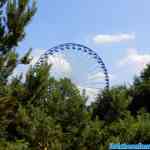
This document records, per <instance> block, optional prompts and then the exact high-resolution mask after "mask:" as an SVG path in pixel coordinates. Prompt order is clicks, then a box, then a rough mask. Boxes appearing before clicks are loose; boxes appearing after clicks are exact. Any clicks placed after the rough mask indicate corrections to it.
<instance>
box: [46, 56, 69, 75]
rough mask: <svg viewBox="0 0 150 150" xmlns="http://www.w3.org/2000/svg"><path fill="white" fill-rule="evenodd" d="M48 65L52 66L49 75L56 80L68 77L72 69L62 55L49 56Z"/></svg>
mask: <svg viewBox="0 0 150 150" xmlns="http://www.w3.org/2000/svg"><path fill="white" fill-rule="evenodd" d="M48 63H49V64H52V68H51V73H52V75H53V76H55V77H56V78H60V77H61V78H62V77H68V78H69V77H70V75H71V71H72V67H71V65H70V63H69V62H68V60H67V59H66V58H65V56H63V55H62V54H57V55H55V56H49V58H48Z"/></svg>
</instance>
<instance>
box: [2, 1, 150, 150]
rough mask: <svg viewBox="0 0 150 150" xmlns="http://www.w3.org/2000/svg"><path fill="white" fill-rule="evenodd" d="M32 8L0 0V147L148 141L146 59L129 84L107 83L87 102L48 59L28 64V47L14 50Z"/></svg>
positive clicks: (36, 149)
mask: <svg viewBox="0 0 150 150" xmlns="http://www.w3.org/2000/svg"><path fill="white" fill-rule="evenodd" d="M35 13H36V3H35V1H32V0H0V149H1V150H100V149H101V150H105V149H108V146H109V144H110V143H132V144H133V143H150V102H149V98H150V65H147V67H146V68H145V69H144V70H143V72H141V74H140V76H138V77H136V78H135V79H134V82H133V84H132V85H131V86H130V87H127V86H125V85H123V86H122V85H121V86H116V87H111V88H110V89H109V90H105V89H104V90H103V91H101V92H100V93H99V95H98V97H97V98H96V99H95V102H93V103H92V104H91V105H90V106H87V105H86V102H87V98H86V96H85V95H84V94H83V95H82V94H80V91H79V90H78V88H77V87H76V85H74V84H73V83H72V82H71V80H70V79H67V78H62V79H60V80H56V79H55V78H53V77H52V76H51V74H50V69H51V65H49V64H47V62H43V63H42V64H41V65H39V66H36V67H35V66H30V68H29V70H28V72H27V73H26V75H25V81H23V80H22V76H21V75H18V76H16V77H12V78H10V76H11V75H12V73H13V71H14V69H15V68H16V67H17V65H18V64H30V58H29V56H30V53H31V49H29V50H28V51H27V53H26V54H25V55H24V56H22V57H21V58H20V57H19V55H18V54H17V52H16V48H17V46H18V43H19V42H21V41H22V40H23V38H24V37H25V27H26V26H27V25H28V23H29V22H30V21H31V20H32V17H33V16H34V14H35Z"/></svg>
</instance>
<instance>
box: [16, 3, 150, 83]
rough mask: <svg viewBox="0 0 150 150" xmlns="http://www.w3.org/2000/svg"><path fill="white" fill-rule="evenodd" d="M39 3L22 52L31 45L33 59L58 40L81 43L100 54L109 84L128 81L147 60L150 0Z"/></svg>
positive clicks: (149, 56)
mask: <svg viewBox="0 0 150 150" xmlns="http://www.w3.org/2000/svg"><path fill="white" fill-rule="evenodd" d="M37 7H38V10H37V13H36V15H35V17H34V18H33V20H32V21H31V23H30V25H29V26H28V27H27V28H26V38H25V39H24V41H23V42H21V43H20V46H19V48H18V49H17V51H18V52H19V53H20V54H21V55H22V54H23V53H25V52H26V50H27V49H28V48H30V47H32V48H33V56H34V57H35V58H36V59H37V58H38V57H39V56H40V54H41V53H44V51H46V50H47V49H50V48H51V47H53V46H56V45H58V44H61V43H66V42H74V43H80V44H83V45H85V46H88V47H90V48H91V49H93V50H94V51H95V52H97V53H98V54H99V56H100V57H101V58H102V59H103V61H104V63H105V65H106V67H107V69H108V72H109V75H110V77H111V81H110V85H111V86H114V85H119V84H124V83H125V84H131V83H132V81H133V78H134V77H135V75H139V72H140V71H141V70H142V69H143V68H144V67H145V65H146V64H147V63H149V62H150V42H149V41H150V9H149V8H150V0H124V1H123V0H63V1H60V0H53V1H49V0H47V1H46V0H45V1H42V0H37ZM77 61H78V60H77Z"/></svg>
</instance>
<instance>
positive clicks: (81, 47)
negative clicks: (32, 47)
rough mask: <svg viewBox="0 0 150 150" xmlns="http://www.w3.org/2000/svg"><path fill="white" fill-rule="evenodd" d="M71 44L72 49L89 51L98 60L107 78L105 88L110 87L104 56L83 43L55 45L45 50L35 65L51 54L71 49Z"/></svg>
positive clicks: (105, 78)
mask: <svg viewBox="0 0 150 150" xmlns="http://www.w3.org/2000/svg"><path fill="white" fill-rule="evenodd" d="M70 46H71V47H72V50H76V48H78V50H79V51H82V52H83V53H87V54H88V55H91V56H93V58H94V59H95V60H97V64H98V65H99V66H100V68H101V69H102V70H103V74H104V76H105V77H104V80H105V88H106V89H109V75H108V71H107V69H106V66H105V64H104V62H103V60H102V58H101V57H100V56H99V55H98V53H97V52H95V51H94V50H92V49H91V48H89V47H87V46H84V45H82V44H78V43H63V44H59V45H57V46H54V47H52V48H50V49H48V50H46V51H45V53H43V54H42V55H41V56H40V58H39V59H38V61H37V63H36V64H35V66H38V65H40V64H41V63H43V62H44V61H45V59H46V58H47V57H48V56H49V55H50V56H52V55H54V54H56V53H59V51H64V50H65V49H71V48H70Z"/></svg>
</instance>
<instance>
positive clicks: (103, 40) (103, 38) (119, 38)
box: [93, 33, 135, 44]
mask: <svg viewBox="0 0 150 150" xmlns="http://www.w3.org/2000/svg"><path fill="white" fill-rule="evenodd" d="M134 39H135V34H134V33H120V34H99V35H96V36H95V37H94V38H93V41H94V43H95V44H111V43H120V42H127V41H132V40H134Z"/></svg>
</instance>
